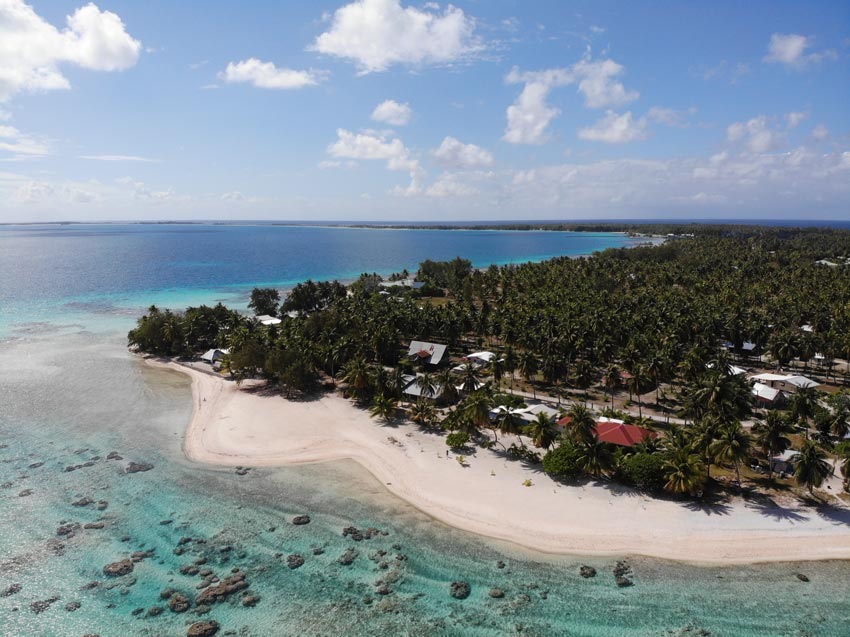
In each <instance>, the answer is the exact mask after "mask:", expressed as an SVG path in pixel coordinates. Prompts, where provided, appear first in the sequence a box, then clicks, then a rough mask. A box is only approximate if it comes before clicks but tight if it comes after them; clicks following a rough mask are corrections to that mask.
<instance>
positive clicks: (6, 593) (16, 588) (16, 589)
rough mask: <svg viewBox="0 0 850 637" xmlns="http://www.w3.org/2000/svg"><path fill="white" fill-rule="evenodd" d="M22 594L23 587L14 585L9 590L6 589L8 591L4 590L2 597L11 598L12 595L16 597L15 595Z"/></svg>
mask: <svg viewBox="0 0 850 637" xmlns="http://www.w3.org/2000/svg"><path fill="white" fill-rule="evenodd" d="M20 592H21V585H20V584H12V585H10V586H9V587H8V588H6V590H4V591H3V592H2V593H0V597H9V596H11V595H14V594H15V593H20Z"/></svg>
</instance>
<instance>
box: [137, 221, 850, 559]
mask: <svg viewBox="0 0 850 637" xmlns="http://www.w3.org/2000/svg"><path fill="white" fill-rule="evenodd" d="M249 308H250V310H251V311H252V312H253V316H251V315H248V314H245V313H241V312H238V311H235V310H233V309H229V308H226V307H224V306H222V305H217V306H215V307H206V306H201V307H192V308H187V309H186V310H185V311H183V312H172V311H170V310H160V309H159V308H156V307H151V308H150V309H149V310H148V312H147V314H146V315H145V316H143V317H141V318H140V319H139V321H138V325H137V327H136V328H135V329H133V330H132V331H131V332H130V333H129V344H130V347H131V348H132V349H133V350H135V351H138V352H139V353H141V354H144V355H145V356H146V357H147V362H148V363H149V364H152V365H160V366H167V367H169V368H171V369H174V370H177V371H179V372H181V373H185V374H188V375H190V376H191V379H192V388H193V408H194V413H193V416H192V420H191V423H190V424H189V426H188V429H187V432H186V437H185V443H184V449H185V451H186V454H187V456H188V457H189V458H190V459H192V460H196V461H198V462H205V463H212V464H221V465H230V466H236V467H245V466H284V465H289V464H299V463H314V462H325V461H332V460H342V459H351V460H354V461H356V462H358V463H359V464H361V465H362V466H363V467H364V468H366V469H367V470H368V471H369V472H371V473H372V474H373V475H374V476H375V478H376V479H377V480H379V481H380V482H381V483H382V484H383V485H384V486H385V487H386V488H387V489H389V490H390V491H391V492H392V493H394V494H396V495H398V496H399V497H401V498H403V499H405V500H406V501H408V502H410V503H411V504H413V505H414V506H416V507H418V508H419V509H421V510H422V511H424V512H426V513H428V514H430V515H431V516H433V517H434V518H436V519H439V520H441V521H443V522H445V523H448V524H451V525H453V526H456V527H459V528H462V529H466V530H468V531H471V532H475V533H479V534H483V535H487V536H489V537H492V538H496V539H500V540H505V541H509V542H512V543H515V544H519V545H521V546H524V547H528V548H532V549H536V550H541V551H547V552H553V553H569V554H588V555H624V554H641V555H650V556H655V557H663V558H669V559H677V560H685V561H690V562H699V563H750V562H763V561H789V560H815V559H850V533H848V529H850V509H848V503H850V495H848V493H847V489H848V484H849V482H848V477H850V391H848V387H850V383H848V376H850V369H848V359H850V232H847V231H841V230H833V229H815V228H810V229H791V228H765V227H751V226H746V227H745V226H706V227H703V226H688V228H687V232H682V233H674V234H673V236H671V237H670V239H669V240H668V241H666V242H664V243H663V244H661V245H652V246H642V247H632V248H621V249H611V250H606V251H604V252H601V253H597V254H594V255H592V256H590V257H581V258H557V259H552V260H549V261H545V262H541V263H528V264H522V265H508V266H501V267H499V266H491V267H489V268H486V269H483V270H476V269H474V268H472V266H471V264H470V262H469V261H466V260H464V259H462V258H457V259H455V260H453V261H450V262H433V261H425V262H423V263H422V264H420V267H419V270H418V271H417V272H416V273H410V272H399V273H398V274H396V275H393V276H391V277H388V278H387V279H386V280H385V279H384V278H382V277H380V276H378V275H375V274H368V273H367V274H363V275H362V276H361V277H360V278H359V279H358V280H357V281H355V282H354V283H352V284H350V285H348V286H346V285H343V284H342V283H340V282H336V281H333V282H326V281H321V282H313V281H306V282H304V283H301V284H299V285H297V286H295V287H294V288H293V289H292V290H290V291H288V293H287V294H286V296H285V298H284V299H283V302H282V303H281V294H280V291H278V290H276V289H270V288H258V289H255V290H254V291H253V293H252V294H251V301H250V303H249Z"/></svg>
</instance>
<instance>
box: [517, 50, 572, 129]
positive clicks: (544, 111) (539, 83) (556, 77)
mask: <svg viewBox="0 0 850 637" xmlns="http://www.w3.org/2000/svg"><path fill="white" fill-rule="evenodd" d="M573 80H574V78H573V75H572V74H571V73H570V72H569V71H568V70H567V69H560V68H556V69H549V70H546V71H535V72H529V73H520V72H519V69H518V68H516V67H514V68H513V69H512V70H511V72H510V73H508V75H507V77H506V78H505V81H506V82H507V83H508V84H521V83H525V86H524V87H523V89H522V92H521V93H520V94H519V97H517V99H516V101H515V102H514V103H513V104H512V105H511V106H509V107H508V110H507V115H508V127H507V129H506V130H505V134H504V136H503V137H502V139H503V140H505V141H506V142H510V143H511V144H543V143H545V142H546V141H548V136H547V134H546V128H547V127H548V126H549V123H550V122H551V121H552V120H553V119H555V118H556V117H557V116H558V115H560V113H561V111H560V109H558V108H554V107H551V106H549V105H548V104H547V103H546V98H547V97H548V96H549V92H550V91H551V90H552V89H553V88H555V87H556V86H565V85H567V84H570V83H571V82H572V81H573Z"/></svg>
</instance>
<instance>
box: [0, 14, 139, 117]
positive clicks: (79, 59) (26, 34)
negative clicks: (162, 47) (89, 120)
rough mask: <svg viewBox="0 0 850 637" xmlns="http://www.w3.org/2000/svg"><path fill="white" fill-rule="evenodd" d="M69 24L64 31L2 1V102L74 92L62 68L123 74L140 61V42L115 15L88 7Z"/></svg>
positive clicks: (0, 17)
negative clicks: (24, 95) (27, 93)
mask: <svg viewBox="0 0 850 637" xmlns="http://www.w3.org/2000/svg"><path fill="white" fill-rule="evenodd" d="M66 23H67V28H65V29H64V30H62V31H59V30H58V29H57V28H56V27H54V26H53V25H52V24H50V23H49V22H47V21H45V20H44V19H43V18H42V17H41V16H39V15H38V14H37V13H36V12H35V11H34V10H33V8H32V7H31V6H29V5H27V4H25V3H24V2H23V0H2V2H0V101H4V100H8V99H9V98H11V97H12V96H14V95H16V94H18V93H20V92H24V91H30V92H31V91H48V90H56V89H68V88H70V83H69V82H68V80H67V78H66V77H65V76H64V75H62V72H61V71H60V69H59V67H60V65H61V64H63V63H68V64H76V65H78V66H81V67H83V68H87V69H92V70H96V71H120V70H124V69H127V68H130V67H131V66H133V65H134V64H135V63H136V61H137V60H138V58H139V52H140V51H141V46H142V45H141V43H140V42H139V41H138V40H135V39H133V37H131V36H130V35H129V34H128V33H127V31H126V30H125V27H124V23H123V22H122V21H121V18H120V17H118V16H117V15H116V14H115V13H112V12H111V11H101V10H100V9H99V8H98V7H97V6H96V5H95V4H93V3H89V4H87V5H86V6H84V7H80V8H78V9H77V10H76V11H75V12H74V13H73V14H71V15H70V16H68V17H67V18H66Z"/></svg>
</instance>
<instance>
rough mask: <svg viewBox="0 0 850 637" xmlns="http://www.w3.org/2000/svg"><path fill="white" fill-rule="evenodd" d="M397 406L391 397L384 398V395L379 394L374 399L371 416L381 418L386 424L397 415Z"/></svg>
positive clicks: (370, 410) (370, 411)
mask: <svg viewBox="0 0 850 637" xmlns="http://www.w3.org/2000/svg"><path fill="white" fill-rule="evenodd" d="M396 406H397V404H396V401H395V399H394V398H392V397H391V396H384V394H383V393H381V394H377V395H376V396H375V397H374V398H373V399H372V407H371V408H370V409H369V414H371V416H372V418H381V419H382V420H384V421H385V422H386V421H389V420H390V419H391V418H392V417H393V415H395V411H396Z"/></svg>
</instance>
